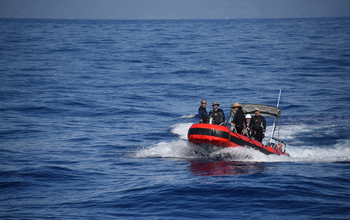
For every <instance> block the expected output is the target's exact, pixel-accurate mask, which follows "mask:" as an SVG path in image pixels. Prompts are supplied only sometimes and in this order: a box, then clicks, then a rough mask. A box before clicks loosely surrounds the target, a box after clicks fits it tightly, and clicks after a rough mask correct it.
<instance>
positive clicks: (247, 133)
mask: <svg viewBox="0 0 350 220" xmlns="http://www.w3.org/2000/svg"><path fill="white" fill-rule="evenodd" d="M251 118H252V116H251V115H250V114H247V115H246V116H245V121H246V126H245V127H244V129H243V135H245V136H247V137H250V131H249V130H250V129H249V125H250V119H251Z"/></svg>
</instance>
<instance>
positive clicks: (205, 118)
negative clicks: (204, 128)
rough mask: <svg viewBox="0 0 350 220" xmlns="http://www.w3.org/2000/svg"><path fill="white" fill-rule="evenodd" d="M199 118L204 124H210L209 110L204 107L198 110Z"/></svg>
mask: <svg viewBox="0 0 350 220" xmlns="http://www.w3.org/2000/svg"><path fill="white" fill-rule="evenodd" d="M198 117H199V119H202V121H203V123H208V122H209V115H208V112H207V109H206V108H205V107H203V106H200V107H199V109H198Z"/></svg>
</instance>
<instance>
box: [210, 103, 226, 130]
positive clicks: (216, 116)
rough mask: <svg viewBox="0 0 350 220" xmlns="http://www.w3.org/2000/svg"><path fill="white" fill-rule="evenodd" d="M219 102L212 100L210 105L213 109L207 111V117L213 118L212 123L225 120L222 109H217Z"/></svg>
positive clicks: (219, 122)
mask: <svg viewBox="0 0 350 220" xmlns="http://www.w3.org/2000/svg"><path fill="white" fill-rule="evenodd" d="M219 105H220V104H218V103H217V102H213V104H212V106H213V110H211V111H210V112H209V118H210V119H212V120H213V122H212V123H213V124H217V125H219V124H221V123H223V122H225V114H224V111H223V110H222V109H219V108H218V107H219Z"/></svg>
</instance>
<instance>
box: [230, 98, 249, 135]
mask: <svg viewBox="0 0 350 220" xmlns="http://www.w3.org/2000/svg"><path fill="white" fill-rule="evenodd" d="M231 108H233V109H234V110H235V111H236V114H235V117H234V118H233V120H232V121H231V125H232V126H233V125H234V126H235V128H236V131H237V133H238V134H243V129H244V127H245V125H246V121H245V117H244V113H243V111H242V106H240V105H239V103H238V102H236V103H235V104H233V105H232V106H231Z"/></svg>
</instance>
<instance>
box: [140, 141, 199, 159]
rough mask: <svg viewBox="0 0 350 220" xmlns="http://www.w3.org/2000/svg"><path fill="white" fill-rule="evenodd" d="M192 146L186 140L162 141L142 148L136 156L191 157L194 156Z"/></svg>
mask: <svg viewBox="0 0 350 220" xmlns="http://www.w3.org/2000/svg"><path fill="white" fill-rule="evenodd" d="M192 147H193V146H192V144H191V143H189V142H188V141H185V140H175V141H172V142H160V143H157V144H155V145H153V146H150V147H146V148H143V149H140V150H139V151H137V152H136V154H135V157H170V158H191V157H193V148H192Z"/></svg>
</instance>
